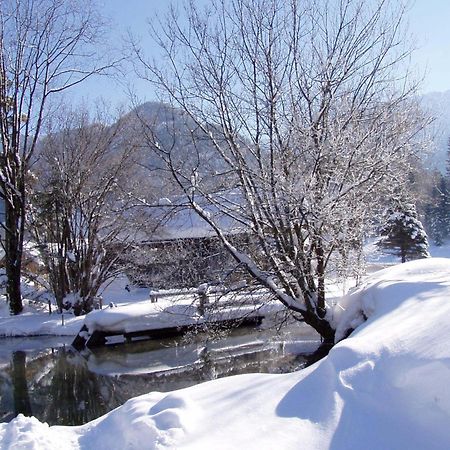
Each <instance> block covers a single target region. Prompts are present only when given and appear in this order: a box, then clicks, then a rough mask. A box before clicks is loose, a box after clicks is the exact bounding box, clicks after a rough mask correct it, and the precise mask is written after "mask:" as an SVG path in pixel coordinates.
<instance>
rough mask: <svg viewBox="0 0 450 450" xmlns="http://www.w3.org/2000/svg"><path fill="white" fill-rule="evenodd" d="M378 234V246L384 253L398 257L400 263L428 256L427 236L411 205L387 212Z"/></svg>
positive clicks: (405, 204)
mask: <svg viewBox="0 0 450 450" xmlns="http://www.w3.org/2000/svg"><path fill="white" fill-rule="evenodd" d="M380 234H381V239H380V240H379V242H378V246H379V247H380V248H381V249H382V250H383V251H384V252H386V253H389V254H392V255H395V256H398V257H400V258H401V261H402V263H403V262H405V261H408V260H412V259H420V258H428V257H429V256H430V254H429V253H428V238H427V234H426V232H425V230H424V228H423V226H422V223H421V222H420V220H419V219H418V216H417V212H416V207H415V205H414V204H412V203H404V204H401V205H399V206H397V207H396V208H394V209H390V210H388V211H387V219H386V222H385V224H384V225H383V226H382V227H381V229H380Z"/></svg>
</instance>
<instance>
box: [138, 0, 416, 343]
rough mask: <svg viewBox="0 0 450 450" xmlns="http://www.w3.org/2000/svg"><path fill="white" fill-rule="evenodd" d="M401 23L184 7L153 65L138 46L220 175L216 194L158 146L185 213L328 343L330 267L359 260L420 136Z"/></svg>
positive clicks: (328, 8) (367, 12)
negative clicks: (201, 136)
mask: <svg viewBox="0 0 450 450" xmlns="http://www.w3.org/2000/svg"><path fill="white" fill-rule="evenodd" d="M404 16H405V11H404V9H403V8H402V7H401V6H399V2H397V1H390V0H375V1H373V0H371V1H366V0H336V1H334V0H333V1H329V0H324V1H320V2H319V1H315V0H301V1H300V0H218V1H211V2H209V4H208V5H207V6H205V7H204V8H203V7H202V8H200V7H198V6H196V3H195V2H193V1H191V2H186V4H185V9H184V10H183V12H182V13H180V14H178V12H177V10H176V9H174V8H172V9H171V10H170V12H169V13H168V16H167V17H166V20H162V21H160V22H158V23H156V24H154V25H153V27H152V34H153V36H154V38H155V41H156V42H157V43H158V44H159V48H160V50H161V52H162V54H163V57H162V58H159V59H158V61H155V62H154V61H151V60H149V59H147V58H146V57H145V54H144V53H143V51H142V50H141V49H140V48H139V46H138V45H137V44H135V51H136V56H137V58H138V60H139V62H140V75H141V76H142V77H143V78H145V79H147V80H149V81H150V82H151V83H153V85H154V86H156V88H157V89H159V92H160V93H161V96H162V99H163V100H165V101H167V102H170V103H171V104H172V105H173V106H174V107H177V108H180V109H181V110H183V111H184V114H186V115H187V116H188V117H189V120H190V121H194V122H195V127H196V128H197V129H198V130H201V131H202V132H203V133H205V134H206V135H208V136H209V138H210V139H211V142H212V143H213V146H214V149H215V155H216V156H215V157H216V158H218V159H219V160H220V161H221V164H222V166H221V167H222V170H221V171H217V170H216V172H215V173H214V176H215V177H216V178H217V185H220V192H219V191H216V192H214V191H213V190H211V189H210V186H211V183H210V182H209V183H208V184H207V185H206V184H204V182H203V181H204V179H205V178H210V175H211V174H209V175H208V177H206V176H203V175H202V173H201V170H196V169H195V168H194V169H192V170H190V172H186V171H185V170H184V168H185V166H184V165H182V164H180V163H179V162H178V161H177V157H176V154H175V149H173V148H168V147H165V146H164V145H162V143H161V142H159V141H158V140H157V139H153V142H152V145H153V148H154V149H155V151H157V152H158V153H159V154H160V155H161V156H162V157H163V158H164V159H165V161H166V163H167V166H168V167H169V168H170V170H171V171H172V174H173V176H174V177H175V179H176V181H177V182H178V184H179V186H180V187H181V188H182V189H183V190H184V193H185V196H186V199H187V201H188V202H189V203H190V205H191V207H192V208H193V209H194V210H195V211H196V212H197V213H198V214H199V215H200V216H201V217H202V218H203V219H204V220H205V221H206V222H208V224H209V225H210V226H211V227H212V228H213V229H214V230H215V232H216V233H217V235H218V236H219V237H220V239H221V241H222V243H223V244H224V246H225V248H226V249H227V250H228V251H229V252H231V254H232V255H233V257H234V258H235V259H236V260H237V261H238V262H239V263H240V264H241V265H242V266H243V267H245V268H246V270H247V271H248V272H249V273H250V274H251V275H252V276H253V277H254V278H255V279H256V280H257V281H258V282H259V283H260V284H261V285H263V286H265V287H266V288H267V289H268V291H269V292H270V293H271V294H272V295H273V296H275V297H276V298H278V299H279V300H280V301H281V302H282V303H284V304H285V305H286V307H287V308H290V309H291V310H292V311H294V313H296V314H298V316H299V317H301V318H302V319H303V320H305V322H307V323H308V324H309V325H311V326H312V327H314V328H315V329H316V330H317V331H318V332H319V333H320V334H321V336H322V337H323V338H324V340H325V341H327V342H332V341H333V340H334V335H335V331H334V330H335V325H334V322H333V317H332V308H331V305H329V304H328V303H327V301H326V298H325V276H326V270H327V267H328V265H329V264H330V261H332V260H333V258H334V257H335V256H336V255H339V254H344V255H345V253H347V252H348V250H349V249H358V247H360V245H361V238H362V232H363V230H364V228H365V227H366V226H367V224H368V222H369V221H370V220H372V219H373V214H374V213H375V211H376V209H377V207H378V206H379V201H380V198H383V197H382V196H389V195H390V192H391V191H392V190H393V189H394V188H395V187H398V186H399V185H401V184H402V183H403V182H404V180H405V178H406V175H407V174H408V171H409V169H410V164H409V163H410V161H411V158H412V157H413V155H414V150H415V149H417V139H416V135H417V132H418V130H419V129H420V128H421V126H422V124H423V121H422V120H421V119H420V114H419V113H418V110H417V108H416V106H415V104H414V101H413V97H414V86H413V85H412V84H410V83H409V81H408V71H407V61H408V58H409V51H408V50H407V49H406V50H405V48H406V47H405V45H404V28H403V21H404ZM191 128H192V127H191ZM196 133H197V134H198V131H197V132H196ZM149 136H151V133H149ZM192 136H195V133H192ZM199 168H201V162H200V163H199ZM206 186H207V187H206ZM212 208H216V209H217V208H218V209H219V210H220V211H221V212H222V214H223V215H226V216H229V217H230V218H231V219H232V221H231V222H232V223H234V224H235V225H236V228H238V229H240V230H241V231H243V230H246V232H247V233H249V234H250V235H251V236H252V238H253V239H254V240H255V242H256V243H257V244H258V245H257V246H255V248H257V249H258V254H257V253H250V252H243V251H242V250H241V249H238V248H236V247H235V246H233V245H232V242H231V240H230V239H229V236H230V232H233V230H231V229H229V228H224V227H223V226H221V224H220V221H219V222H218V221H217V220H215V218H214V216H212V215H211V214H210V210H211V209H212ZM231 222H229V223H231Z"/></svg>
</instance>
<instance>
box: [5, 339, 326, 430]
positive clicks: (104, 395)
mask: <svg viewBox="0 0 450 450" xmlns="http://www.w3.org/2000/svg"><path fill="white" fill-rule="evenodd" d="M28 341H29V342H28V344H27V345H24V344H23V345H20V341H17V340H16V341H12V343H10V348H11V351H10V352H9V363H8V364H5V359H6V351H5V346H4V347H3V348H4V350H3V351H2V352H1V353H0V395H1V400H0V411H1V421H9V420H11V419H12V418H13V417H15V416H16V415H17V414H18V413H23V414H25V415H34V416H36V417H37V418H38V419H39V420H41V421H43V422H47V423H49V424H50V425H54V424H58V425H80V424H83V423H86V422H88V421H90V420H92V419H94V418H97V417H99V416H101V415H103V414H105V413H106V412H108V411H110V410H112V409H114V408H115V407H117V406H119V405H121V404H123V403H124V402H125V401H126V400H128V399H129V398H131V397H135V396H137V395H140V394H144V393H147V392H150V391H160V392H166V391H171V390H175V389H180V388H184V387H187V386H191V385H194V384H197V383H199V382H202V381H206V380H210V379H214V378H218V377H223V376H228V375H235V374H239V373H250V372H269V373H281V372H288V371H292V370H296V369H299V368H301V367H303V366H304V365H305V362H306V359H305V356H304V355H305V354H307V353H310V352H312V351H314V350H315V348H317V346H318V341H317V337H316V336H305V335H300V336H295V337H294V338H292V336H290V337H289V340H286V336H284V337H282V338H280V337H277V338H275V337H274V336H269V335H267V334H264V333H255V332H252V333H249V331H248V330H247V331H246V332H245V331H244V332H243V331H242V330H236V331H234V332H233V333H232V334H231V335H230V336H227V337H226V338H223V339H220V340H219V341H217V342H212V343H211V342H210V343H207V344H205V343H204V342H202V341H200V340H199V341H198V342H197V343H195V342H194V343H190V344H187V345H186V344H184V343H183V342H182V341H180V340H178V341H174V340H166V341H145V342H138V343H133V344H124V345H121V346H117V347H114V348H103V349H99V350H97V351H95V352H91V351H86V352H84V353H83V354H80V353H78V352H75V351H73V350H72V349H71V348H70V347H68V346H67V347H66V346H63V347H58V348H55V347H45V345H46V343H45V342H42V343H41V347H40V346H39V343H38V341H39V340H31V341H30V340H28ZM14 342H15V344H14ZM30 343H31V344H33V345H30ZM7 347H8V345H6V348H7ZM14 347H15V348H16V349H14ZM18 347H19V348H21V349H20V350H17V348H18ZM24 349H27V350H24Z"/></svg>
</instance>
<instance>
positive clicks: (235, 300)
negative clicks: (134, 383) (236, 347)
mask: <svg viewBox="0 0 450 450" xmlns="http://www.w3.org/2000/svg"><path fill="white" fill-rule="evenodd" d="M265 297H266V295H265V293H264V292H259V293H258V294H257V295H250V294H249V293H247V294H243V293H238V294H236V293H228V294H225V295H224V294H220V295H218V294H217V293H212V294H211V293H210V294H207V293H206V292H201V291H200V292H199V291H195V292H194V293H193V292H192V291H191V292H186V291H184V292H183V293H178V296H177V295H176V294H175V295H174V293H170V294H165V295H157V296H156V298H155V296H153V297H152V298H151V299H149V300H147V301H144V302H136V303H133V304H130V305H125V306H119V307H115V306H114V305H110V306H109V307H106V308H104V309H102V310H100V311H92V312H91V313H89V314H88V315H86V318H85V322H84V325H83V326H82V328H81V330H80V331H79V333H78V334H77V336H76V337H75V339H74V341H73V342H72V346H73V347H74V348H75V349H77V350H82V349H84V348H95V347H101V346H105V345H114V344H120V343H127V342H133V341H139V340H144V339H163V338H168V337H173V336H178V335H182V334H184V333H186V332H188V331H200V332H201V331H206V330H207V329H208V328H209V329H211V328H216V329H217V328H220V329H225V328H229V327H238V326H258V325H260V324H261V322H262V320H263V319H264V317H265V316H266V315H267V314H273V313H275V312H277V311H280V310H281V309H282V306H281V304H279V303H278V302H273V301H272V302H270V301H269V302H268V301H266V299H265Z"/></svg>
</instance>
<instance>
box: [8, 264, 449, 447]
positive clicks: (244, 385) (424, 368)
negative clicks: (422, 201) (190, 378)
mask: <svg viewBox="0 0 450 450" xmlns="http://www.w3.org/2000/svg"><path fill="white" fill-rule="evenodd" d="M449 298H450V261H449V260H448V259H440V258H429V259H424V260H419V261H413V262H408V263H405V264H402V265H399V266H394V267H390V268H387V269H385V270H383V271H380V272H377V273H375V274H373V275H372V276H370V277H368V278H367V279H366V280H365V282H364V284H363V285H362V286H360V287H358V288H356V289H354V290H353V292H351V293H350V294H349V295H348V296H347V297H345V298H344V299H342V301H341V302H340V306H342V307H344V308H345V312H343V313H342V315H341V317H340V329H341V330H342V329H345V328H346V326H348V325H349V324H352V323H353V324H354V323H356V322H358V321H360V319H361V317H364V316H366V317H367V320H366V321H365V322H363V323H361V324H360V325H359V326H358V328H357V329H356V330H355V331H354V332H353V333H352V335H351V336H350V337H348V338H347V339H344V340H343V341H341V342H339V343H338V344H337V345H336V346H335V347H334V348H333V349H332V350H331V352H330V354H329V355H328V356H327V357H326V358H324V359H322V360H321V361H319V362H317V363H316V364H314V365H313V366H311V367H309V368H307V369H304V370H301V371H298V372H294V373H291V374H283V375H267V374H266V375H263V374H250V375H239V376H234V377H228V378H222V379H218V380H214V381H210V382H207V383H203V384H200V385H197V386H193V387H191V388H187V389H182V390H178V391H174V392H171V393H158V392H153V393H149V394H146V395H143V396H140V397H136V398H134V399H131V400H129V401H128V402H126V403H125V404H124V405H123V406H121V407H119V408H117V409H115V410H114V411H112V412H110V413H108V414H106V415H104V416H102V417H100V418H98V419H96V420H94V421H92V422H89V423H87V424H85V425H82V426H78V427H63V426H52V427H48V426H47V425H46V424H42V423H40V422H39V421H37V419H35V418H25V417H23V416H18V417H17V418H16V419H14V420H13V421H11V422H10V423H4V424H0V447H1V448H33V449H49V450H51V449H59V448H61V443H62V442H64V448H66V449H91V448H96V449H98V450H101V449H119V448H120V449H131V448H134V449H140V448H145V449H163V448H170V449H173V448H177V449H200V450H201V449H209V448H214V449H232V448H245V449H273V448H280V449H283V450H289V449H299V448H302V449H306V450H309V449H320V450H324V449H333V450H340V449H342V450H344V449H345V450H347V449H362V448H364V449H366V450H371V449H377V450H380V449H408V450H415V449H417V450H419V449H420V450H423V449H427V450H438V449H439V450H444V449H447V448H449V446H450V428H449V427H448V424H449V423H450V384H449V383H448V380H449V379H450V346H449V345H448V336H449V335H450V301H449ZM337 310H341V308H340V307H339V308H336V311H337ZM336 317H337V316H336ZM355 321H356V322H355Z"/></svg>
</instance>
